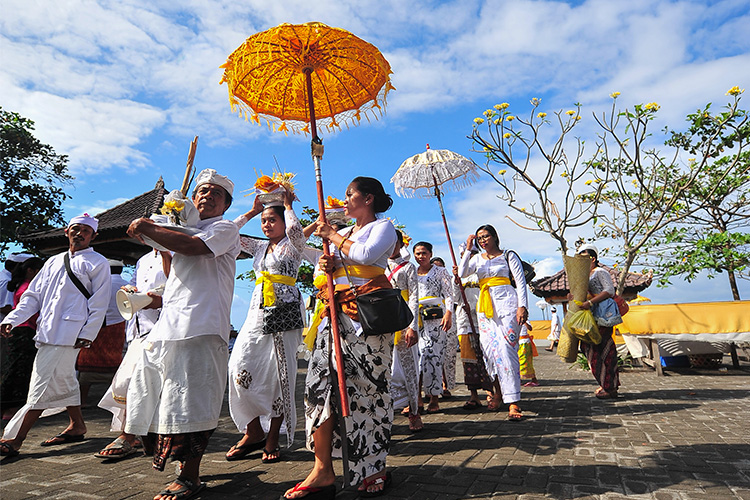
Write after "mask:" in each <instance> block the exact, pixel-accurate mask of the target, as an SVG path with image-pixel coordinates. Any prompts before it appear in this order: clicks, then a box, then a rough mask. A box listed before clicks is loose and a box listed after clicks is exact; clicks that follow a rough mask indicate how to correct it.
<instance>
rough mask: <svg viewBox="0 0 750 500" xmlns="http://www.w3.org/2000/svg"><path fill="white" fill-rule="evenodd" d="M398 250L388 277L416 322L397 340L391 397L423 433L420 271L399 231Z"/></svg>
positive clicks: (397, 231)
mask: <svg viewBox="0 0 750 500" xmlns="http://www.w3.org/2000/svg"><path fill="white" fill-rule="evenodd" d="M396 234H397V236H398V239H397V240H396V248H395V250H394V251H393V254H392V255H391V256H390V258H389V259H388V269H387V270H386V274H387V276H388V279H389V280H390V282H391V285H393V288H398V289H399V290H401V295H402V296H403V297H404V300H406V301H407V302H408V304H409V309H411V312H412V314H413V315H414V319H413V320H412V323H411V324H410V325H409V327H408V328H407V329H406V330H403V331H402V332H398V333H396V338H394V340H393V367H392V370H391V373H392V375H391V397H393V407H394V408H404V412H403V414H404V415H406V416H408V417H409V430H410V431H412V432H419V431H421V430H422V428H423V426H422V417H420V416H419V411H418V409H419V347H418V346H417V341H418V340H419V335H418V333H417V332H418V331H419V285H418V281H417V268H416V267H415V266H414V264H412V263H411V262H409V253H408V252H407V251H406V250H405V249H404V252H403V253H402V252H401V249H402V248H403V246H404V236H403V234H402V233H401V231H399V230H396Z"/></svg>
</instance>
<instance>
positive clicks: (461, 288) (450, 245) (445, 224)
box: [427, 144, 477, 334]
mask: <svg viewBox="0 0 750 500" xmlns="http://www.w3.org/2000/svg"><path fill="white" fill-rule="evenodd" d="M427 147H428V149H429V147H430V145H429V144H428V145H427ZM432 181H433V182H434V183H435V196H436V197H437V201H438V205H439V206H440V215H441V217H442V218H443V227H444V228H445V237H446V238H447V239H448V248H449V249H450V251H451V260H452V261H453V265H454V266H458V262H456V254H455V252H454V251H453V243H452V242H451V233H450V231H448V221H447V220H446V218H445V210H443V200H442V198H441V197H440V188H439V187H438V181H437V179H436V178H435V174H434V173H432ZM466 250H467V251H468V250H469V249H468V248H467V249H466ZM454 278H455V280H456V283H458V290H459V291H460V292H461V299H462V300H463V303H464V305H463V307H464V310H465V311H466V317H467V318H469V326H470V327H471V332H472V333H473V334H476V333H477V330H476V328H475V327H474V319H473V318H472V317H471V307H470V306H469V301H468V299H467V298H466V292H464V285H463V283H461V278H459V277H458V276H455V275H454Z"/></svg>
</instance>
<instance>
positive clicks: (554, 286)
mask: <svg viewBox="0 0 750 500" xmlns="http://www.w3.org/2000/svg"><path fill="white" fill-rule="evenodd" d="M601 267H602V269H605V270H607V271H608V272H609V274H610V276H612V281H614V282H615V286H617V280H618V279H619V276H620V271H619V270H616V269H614V268H611V267H609V266H605V265H601ZM651 279H652V276H651V275H650V274H641V273H631V272H629V273H628V276H627V278H625V290H624V291H623V297H624V298H625V299H626V300H630V299H631V298H635V296H636V295H637V294H638V293H639V292H642V291H643V290H645V289H646V288H648V287H649V286H651ZM529 286H530V288H531V292H532V293H533V294H534V295H536V296H537V297H542V298H544V299H550V298H553V297H555V298H560V297H566V296H567V295H568V293H569V292H570V289H569V288H568V275H567V274H566V273H565V269H563V270H562V271H560V272H558V273H556V274H553V275H552V276H547V277H544V278H539V279H538V280H534V281H532V282H531V283H530V284H529Z"/></svg>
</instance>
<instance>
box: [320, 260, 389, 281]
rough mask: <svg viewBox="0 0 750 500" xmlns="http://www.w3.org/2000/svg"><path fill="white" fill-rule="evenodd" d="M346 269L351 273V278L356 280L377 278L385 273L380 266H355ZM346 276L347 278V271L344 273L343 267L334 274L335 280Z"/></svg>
mask: <svg viewBox="0 0 750 500" xmlns="http://www.w3.org/2000/svg"><path fill="white" fill-rule="evenodd" d="M346 269H347V270H348V271H349V276H352V277H354V278H364V279H366V280H371V279H373V278H377V277H378V276H379V275H381V274H383V273H385V269H383V268H382V267H378V266H364V265H362V266H360V265H356V264H355V265H348V266H346ZM344 276H346V271H344V268H343V267H340V268H338V269H336V270H335V271H334V272H333V277H334V278H343V277H344Z"/></svg>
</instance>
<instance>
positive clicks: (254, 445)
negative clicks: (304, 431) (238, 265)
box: [226, 191, 306, 463]
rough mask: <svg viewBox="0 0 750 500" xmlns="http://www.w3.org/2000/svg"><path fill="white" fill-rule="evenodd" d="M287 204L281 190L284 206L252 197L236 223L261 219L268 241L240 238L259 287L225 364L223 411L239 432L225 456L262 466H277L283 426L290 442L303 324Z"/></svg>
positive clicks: (297, 246) (297, 255) (295, 232)
mask: <svg viewBox="0 0 750 500" xmlns="http://www.w3.org/2000/svg"><path fill="white" fill-rule="evenodd" d="M293 200H294V194H293V193H292V192H291V191H286V192H285V193H284V201H283V205H282V204H281V203H276V204H269V205H267V206H265V207H264V206H263V204H262V203H261V202H260V200H259V198H258V197H257V196H256V198H255V202H254V203H253V208H252V210H250V211H249V212H247V213H246V214H244V215H242V216H240V217H238V218H237V219H236V220H235V224H236V225H237V226H238V227H242V226H243V225H245V224H246V223H247V222H248V221H249V220H250V219H252V218H253V217H255V216H256V215H258V214H260V216H261V229H262V230H263V234H264V235H265V236H266V237H267V238H268V240H267V241H266V240H255V239H247V238H246V239H244V240H243V250H245V251H246V252H248V253H250V254H251V255H253V256H254V258H255V260H254V262H253V270H254V271H255V275H256V277H257V281H256V282H255V289H254V290H253V296H252V298H251V299H250V308H249V310H248V312H247V319H245V323H244V324H243V325H242V328H241V329H240V332H239V334H238V336H237V341H236V342H235V344H234V348H233V349H232V354H231V356H230V358H229V410H230V412H231V414H232V419H233V420H234V423H235V424H236V425H237V429H238V430H239V431H240V432H244V434H243V436H242V438H241V439H240V440H239V442H237V444H235V445H234V446H232V448H231V449H230V450H229V451H228V452H227V454H226V458H227V460H230V461H232V460H238V459H240V458H243V457H245V456H246V455H248V454H249V453H251V452H253V451H257V450H263V454H262V461H263V463H272V462H278V461H279V460H280V458H281V456H280V447H279V434H280V431H281V429H282V424H283V425H284V426H285V428H286V445H287V447H289V446H291V445H292V441H293V439H294V429H295V424H296V422H297V411H296V405H295V400H294V387H295V380H296V376H297V347H298V346H299V343H300V340H301V338H302V326H303V321H302V296H301V295H300V292H299V290H298V289H297V287H296V286H295V282H296V280H297V271H298V269H299V266H300V261H301V259H302V251H303V249H304V247H305V240H306V238H305V236H304V235H303V233H302V226H301V225H300V222H299V220H298V219H297V216H296V215H295V213H294V210H293V209H292V202H293ZM266 433H267V434H266Z"/></svg>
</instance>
